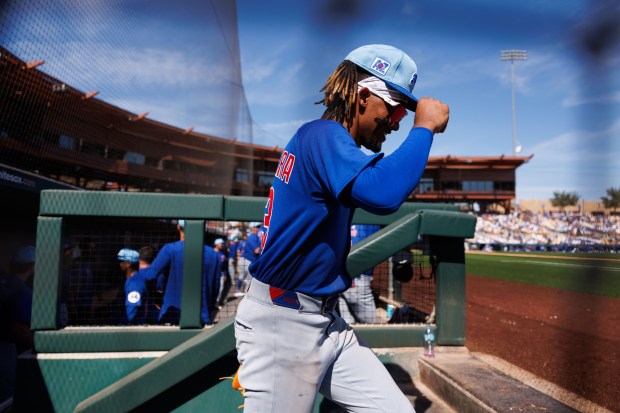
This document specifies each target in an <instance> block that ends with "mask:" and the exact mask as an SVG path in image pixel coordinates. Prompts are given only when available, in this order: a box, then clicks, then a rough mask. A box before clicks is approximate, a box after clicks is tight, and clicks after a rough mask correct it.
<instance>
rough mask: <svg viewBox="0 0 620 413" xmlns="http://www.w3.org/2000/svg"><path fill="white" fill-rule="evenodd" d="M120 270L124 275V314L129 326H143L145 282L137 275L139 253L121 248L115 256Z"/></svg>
mask: <svg viewBox="0 0 620 413" xmlns="http://www.w3.org/2000/svg"><path fill="white" fill-rule="evenodd" d="M116 259H117V260H118V261H119V265H120V267H121V270H122V271H123V272H124V273H125V312H126V314H127V322H128V323H129V324H143V323H144V319H145V317H146V312H145V307H144V306H143V304H145V301H144V298H145V295H146V280H145V279H144V278H143V277H140V276H139V275H137V276H136V274H138V267H139V261H140V253H139V252H138V251H136V250H132V249H130V248H123V249H122V250H120V251H119V252H118V254H116Z"/></svg>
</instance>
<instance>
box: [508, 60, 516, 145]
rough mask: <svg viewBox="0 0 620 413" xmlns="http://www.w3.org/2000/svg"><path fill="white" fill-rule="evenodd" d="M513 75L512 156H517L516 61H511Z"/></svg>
mask: <svg viewBox="0 0 620 413" xmlns="http://www.w3.org/2000/svg"><path fill="white" fill-rule="evenodd" d="M510 72H511V75H512V156H517V115H516V109H515V106H516V105H515V61H514V60H511V61H510Z"/></svg>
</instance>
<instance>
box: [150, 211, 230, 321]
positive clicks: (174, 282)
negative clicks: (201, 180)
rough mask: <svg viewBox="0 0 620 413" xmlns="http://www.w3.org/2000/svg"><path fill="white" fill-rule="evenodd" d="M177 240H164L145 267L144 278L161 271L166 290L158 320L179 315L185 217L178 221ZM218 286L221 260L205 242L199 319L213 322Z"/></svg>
mask: <svg viewBox="0 0 620 413" xmlns="http://www.w3.org/2000/svg"><path fill="white" fill-rule="evenodd" d="M177 230H178V231H179V238H180V239H179V241H176V242H171V243H168V244H165V245H164V246H163V247H162V248H161V250H160V251H159V252H158V253H157V257H156V258H155V260H154V261H153V262H152V263H151V266H150V267H148V268H146V269H144V270H143V271H144V272H145V276H146V279H147V280H149V281H151V280H154V279H156V278H157V277H158V276H159V275H160V274H164V279H165V291H164V299H163V304H162V307H161V310H160V312H159V320H158V321H159V323H161V324H178V323H179V320H180V316H181V291H182V281H183V254H184V245H185V221H184V220H179V225H177ZM219 289H220V260H219V255H218V254H216V253H215V251H213V248H211V247H209V246H207V245H205V246H204V251H203V260H202V294H201V300H202V302H201V306H200V308H201V320H202V322H203V323H204V324H212V323H213V321H214V319H215V315H216V314H217V304H216V299H217V294H218V292H219Z"/></svg>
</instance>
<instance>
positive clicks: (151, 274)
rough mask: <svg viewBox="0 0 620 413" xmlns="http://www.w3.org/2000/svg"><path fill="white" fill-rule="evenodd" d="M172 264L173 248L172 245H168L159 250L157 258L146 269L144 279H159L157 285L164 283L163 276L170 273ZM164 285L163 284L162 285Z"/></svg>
mask: <svg viewBox="0 0 620 413" xmlns="http://www.w3.org/2000/svg"><path fill="white" fill-rule="evenodd" d="M171 262H172V248H171V244H166V245H164V246H163V247H162V249H161V250H159V253H158V254H157V257H155V259H154V260H153V262H152V263H151V265H150V266H149V267H148V268H145V269H144V278H145V279H146V280H147V281H152V280H154V279H155V278H157V285H158V286H159V284H160V283H162V279H161V275H163V274H165V273H166V272H168V270H169V269H170V263H171ZM162 284H163V283H162Z"/></svg>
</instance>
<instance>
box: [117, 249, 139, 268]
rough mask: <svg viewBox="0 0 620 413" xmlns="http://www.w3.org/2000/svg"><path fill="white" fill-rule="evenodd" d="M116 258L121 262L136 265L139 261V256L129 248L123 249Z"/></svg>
mask: <svg viewBox="0 0 620 413" xmlns="http://www.w3.org/2000/svg"><path fill="white" fill-rule="evenodd" d="M117 258H118V260H119V261H122V262H131V263H134V264H135V263H136V262H138V261H140V254H139V253H138V251H136V250H132V249H129V248H123V249H122V250H120V251H119V252H118V255H117Z"/></svg>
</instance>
